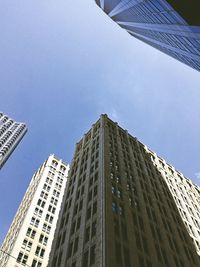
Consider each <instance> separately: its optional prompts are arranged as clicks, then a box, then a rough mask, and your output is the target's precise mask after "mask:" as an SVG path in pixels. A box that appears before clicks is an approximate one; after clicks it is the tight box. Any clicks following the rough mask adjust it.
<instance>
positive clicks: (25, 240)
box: [22, 239, 33, 251]
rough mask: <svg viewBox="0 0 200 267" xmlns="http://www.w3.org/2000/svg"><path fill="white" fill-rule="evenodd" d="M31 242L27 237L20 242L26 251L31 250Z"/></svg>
mask: <svg viewBox="0 0 200 267" xmlns="http://www.w3.org/2000/svg"><path fill="white" fill-rule="evenodd" d="M32 244H33V243H32V242H30V241H28V240H27V239H24V241H23V243H22V249H25V250H27V251H30V250H31V247H32Z"/></svg>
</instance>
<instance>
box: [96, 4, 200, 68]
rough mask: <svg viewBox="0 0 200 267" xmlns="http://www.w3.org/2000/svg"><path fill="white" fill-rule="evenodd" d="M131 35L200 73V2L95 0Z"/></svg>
mask: <svg viewBox="0 0 200 267" xmlns="http://www.w3.org/2000/svg"><path fill="white" fill-rule="evenodd" d="M95 2H96V3H97V5H98V6H99V7H101V8H102V10H103V11H104V12H105V13H106V14H107V15H108V16H109V17H110V18H111V19H112V20H114V21H115V22H116V23H118V24H119V25H120V26H121V27H122V28H124V29H125V30H126V31H127V32H128V33H130V35H132V36H134V37H135V38H137V39H139V40H141V41H143V42H145V43H147V44H149V45H151V46H153V47H155V48H157V49H158V50H160V51H162V52H164V53H166V54H168V55H170V56H172V57H174V58H176V59H178V60H179V61H181V62H183V63H185V64H187V65H189V66H190V67H192V68H194V69H196V70H198V71H200V40H199V36H200V15H199V0H193V1H189V0H181V1H180V0H148V1H144V0H95Z"/></svg>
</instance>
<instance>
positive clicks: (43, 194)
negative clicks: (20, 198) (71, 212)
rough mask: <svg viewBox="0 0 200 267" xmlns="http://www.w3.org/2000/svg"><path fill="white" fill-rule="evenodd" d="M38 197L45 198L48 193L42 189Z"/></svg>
mask: <svg viewBox="0 0 200 267" xmlns="http://www.w3.org/2000/svg"><path fill="white" fill-rule="evenodd" d="M40 197H42V198H44V199H47V198H48V194H47V193H45V192H44V191H42V192H41V194H40Z"/></svg>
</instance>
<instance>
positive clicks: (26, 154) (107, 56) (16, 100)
mask: <svg viewBox="0 0 200 267" xmlns="http://www.w3.org/2000/svg"><path fill="white" fill-rule="evenodd" d="M0 36H1V40H0V110H1V111H2V112H4V113H6V114H7V115H9V116H11V117H12V118H14V119H15V120H17V121H21V122H25V123H26V124H27V125H28V129H29V130H28V133H27V134H26V136H25V137H24V139H23V140H22V142H21V143H20V145H19V146H18V147H17V149H16V150H15V151H14V153H13V154H12V156H11V157H10V158H9V160H8V161H7V163H6V164H5V165H4V167H3V168H2V170H1V171H0V242H1V241H2V240H3V238H4V236H5V234H6V232H7V230H8V228H9V226H10V223H11V221H12V219H13V216H14V215H15V213H16V210H17V208H18V206H19V203H20V202H21V200H22V197H23V195H24V193H25V191H26V189H27V186H28V184H29V182H30V179H31V177H32V175H33V173H34V172H35V171H36V170H37V168H38V167H39V166H40V165H41V164H42V163H43V161H44V160H45V159H46V158H47V157H48V156H49V154H55V155H56V156H57V157H59V158H62V159H63V160H64V161H66V162H69V163H70V161H71V159H72V156H73V151H74V147H75V143H76V142H77V141H78V140H79V139H80V138H81V137H82V135H83V134H84V133H85V132H86V131H87V130H88V129H89V128H90V126H91V125H92V123H94V122H95V121H96V120H97V119H98V118H99V116H100V114H101V113H107V114H108V115H109V116H110V118H111V119H113V120H115V121H117V122H119V124H120V125H121V126H122V127H123V128H126V129H127V130H128V131H129V132H130V133H131V134H132V135H134V136H136V137H137V138H138V139H139V140H140V141H142V142H143V143H144V144H146V145H147V146H148V147H149V148H151V149H152V150H154V151H155V152H156V153H157V154H158V155H160V156H161V157H163V158H164V159H165V160H166V161H167V162H169V163H171V164H172V165H173V166H175V167H176V168H177V169H178V170H180V171H181V172H183V173H184V174H185V175H186V176H188V177H189V178H190V179H192V181H193V182H195V183H197V184H200V164H199V163H200V154H199V153H200V139H199V137H200V73H199V72H197V71H196V70H194V69H192V68H189V67H188V66H186V65H184V64H182V63H180V62H178V61H176V60H175V59H173V58H170V57H169V56H167V55H164V54H163V53H161V52H159V51H157V50H155V49H154V48H152V47H150V46H148V45H146V44H144V43H142V42H141V41H139V40H136V39H134V38H133V37H131V36H130V35H129V34H128V33H127V32H126V31H124V30H123V29H121V28H120V27H119V26H118V25H117V24H116V23H114V22H113V21H112V20H110V19H109V18H108V16H106V15H105V14H104V13H103V12H102V10H101V9H100V8H98V6H96V4H95V2H94V1H93V0H84V1H83V0H76V1H66V0H65V1H64V0H42V1H41V0H29V1H27V0H18V1H15V0H6V1H1V2H0Z"/></svg>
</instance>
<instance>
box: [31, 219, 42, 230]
mask: <svg viewBox="0 0 200 267" xmlns="http://www.w3.org/2000/svg"><path fill="white" fill-rule="evenodd" d="M39 223H40V220H38V219H36V218H35V217H32V218H31V222H30V224H31V225H33V226H35V227H36V228H37V227H38V225H39Z"/></svg>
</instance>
